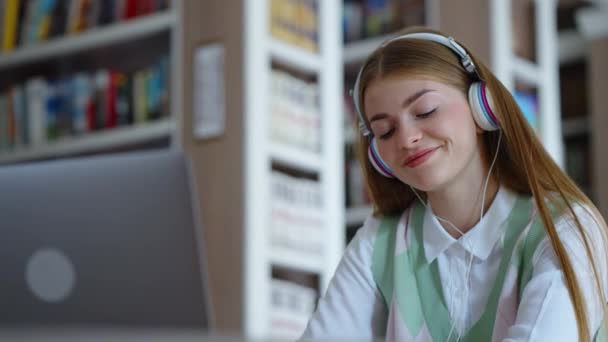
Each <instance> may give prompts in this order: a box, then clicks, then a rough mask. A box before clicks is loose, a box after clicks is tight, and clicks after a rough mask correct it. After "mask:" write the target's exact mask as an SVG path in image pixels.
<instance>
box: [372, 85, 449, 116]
mask: <svg viewBox="0 0 608 342" xmlns="http://www.w3.org/2000/svg"><path fill="white" fill-rule="evenodd" d="M424 89H428V90H432V91H434V92H435V93H436V92H439V93H441V94H442V95H448V94H449V93H450V92H451V90H450V87H449V86H448V85H446V84H444V83H441V82H439V81H436V80H432V79H429V78H421V77H390V78H377V79H375V80H373V81H371V82H370V83H369V85H368V86H367V87H366V89H365V93H364V94H363V107H364V108H365V112H366V113H368V110H369V109H370V107H378V106H391V105H398V106H401V105H402V103H403V101H404V100H405V99H407V98H408V97H409V96H411V95H413V94H416V93H418V92H420V91H421V90H424Z"/></svg>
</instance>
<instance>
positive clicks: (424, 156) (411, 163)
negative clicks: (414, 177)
mask: <svg viewBox="0 0 608 342" xmlns="http://www.w3.org/2000/svg"><path fill="white" fill-rule="evenodd" d="M437 149H439V147H435V148H432V149H429V150H426V151H424V152H422V153H420V154H419V155H417V156H415V157H414V158H411V159H408V160H406V161H405V163H404V165H405V166H406V167H410V168H415V167H417V166H419V165H422V164H423V163H424V162H426V161H427V160H428V159H429V158H430V157H431V156H432V155H433V154H434V153H435V152H436V151H437Z"/></svg>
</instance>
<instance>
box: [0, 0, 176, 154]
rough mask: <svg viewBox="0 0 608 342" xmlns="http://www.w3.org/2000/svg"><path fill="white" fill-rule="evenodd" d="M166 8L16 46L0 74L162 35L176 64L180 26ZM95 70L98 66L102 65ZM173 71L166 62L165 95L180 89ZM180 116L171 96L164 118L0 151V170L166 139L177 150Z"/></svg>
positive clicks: (0, 57) (2, 58) (2, 57)
mask: <svg viewBox="0 0 608 342" xmlns="http://www.w3.org/2000/svg"><path fill="white" fill-rule="evenodd" d="M172 3H173V6H172V7H171V8H170V9H167V10H165V11H162V12H159V13H154V14H150V15H146V16H141V17H137V18H134V19H131V20H126V21H121V22H117V23H113V24H109V25H105V26H100V27H96V28H93V29H90V30H87V31H85V32H82V33H80V34H74V35H66V36H63V37H58V38H53V39H51V40H48V41H45V42H42V43H38V44H33V45H26V46H22V47H18V48H17V49H15V50H14V51H12V52H9V53H3V54H0V71H2V70H8V69H14V68H28V67H29V66H30V65H32V64H35V63H39V62H43V61H48V60H54V59H57V60H58V59H60V58H62V57H67V56H77V55H80V54H86V53H88V52H89V51H92V50H97V49H99V48H111V47H113V46H116V45H118V44H123V43H128V42H135V41H137V40H140V39H145V38H147V37H151V36H154V35H156V34H158V33H162V32H169V33H170V37H171V38H170V42H168V44H169V54H170V61H176V60H178V58H179V56H180V54H181V52H180V51H179V48H180V45H179V44H180V43H179V39H176V35H177V34H178V32H177V30H178V29H179V25H180V24H179V20H177V19H176V18H177V13H178V9H179V6H180V1H179V0H178V1H173V2H172ZM100 67H103V64H102V63H101V64H100ZM179 70H180V69H179V66H178V65H176V63H171V67H170V70H169V74H170V83H169V86H170V87H171V88H173V89H172V90H171V93H174V94H179V91H178V89H177V88H176V87H178V86H179V84H180V82H179V77H178V76H177V75H178V72H179ZM41 76H44V75H41ZM180 112H181V102H180V100H179V97H178V96H174V98H172V99H171V115H170V116H169V117H167V118H162V119H159V120H156V121H150V122H145V123H141V124H133V125H131V126H120V127H116V128H114V129H107V130H100V131H96V132H92V133H88V134H85V135H82V136H73V137H64V138H60V139H58V140H54V141H48V142H45V143H44V144H40V145H32V146H23V147H16V148H15V149H14V150H10V151H1V152H0V165H6V164H13V163H20V162H25V161H32V160H42V159H53V158H59V157H69V156H71V155H81V154H86V153H93V152H103V151H106V150H110V149H113V148H117V147H128V146H134V145H141V144H145V143H148V142H153V141H158V140H161V139H168V140H169V144H170V145H171V146H173V147H176V146H180V145H181V143H180V141H179V137H180V134H181V133H180V132H179V129H178V128H179V125H178V122H179V120H181V115H180Z"/></svg>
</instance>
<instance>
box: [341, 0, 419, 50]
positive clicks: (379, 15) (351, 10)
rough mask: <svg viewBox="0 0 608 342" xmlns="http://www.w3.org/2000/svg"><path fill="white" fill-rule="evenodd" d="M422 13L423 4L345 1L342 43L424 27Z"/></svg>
mask: <svg viewBox="0 0 608 342" xmlns="http://www.w3.org/2000/svg"><path fill="white" fill-rule="evenodd" d="M425 13H426V11H425V1H424V0H345V1H344V12H343V18H342V24H343V32H344V42H351V41H355V40H359V39H364V38H368V37H374V36H378V35H381V34H385V33H389V32H394V31H397V30H399V29H401V28H402V27H406V26H412V25H424V23H425Z"/></svg>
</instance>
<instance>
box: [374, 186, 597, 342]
mask: <svg viewBox="0 0 608 342" xmlns="http://www.w3.org/2000/svg"><path fill="white" fill-rule="evenodd" d="M411 210H413V212H412V213H411V215H410V217H411V222H408V223H406V224H405V225H402V226H401V227H399V226H398V222H399V217H385V218H384V219H382V221H381V223H380V227H379V229H378V233H377V234H378V235H377V238H376V242H375V244H374V250H373V255H372V258H373V259H372V272H373V275H374V280H375V282H376V285H377V286H378V288H379V289H380V292H381V294H382V296H383V298H384V302H385V304H386V306H387V309H388V323H387V329H386V338H387V340H393V341H395V340H403V339H405V340H406V341H435V342H444V341H448V336H449V335H450V329H451V327H452V324H451V319H450V315H449V312H448V309H447V306H446V304H445V300H444V297H443V291H442V287H441V281H440V278H439V270H438V266H437V260H435V261H433V262H432V263H430V264H429V263H427V261H426V257H425V254H424V250H423V248H424V246H423V243H422V241H423V238H422V234H423V229H422V226H423V218H424V207H423V206H422V205H420V204H419V203H416V204H415V205H414V206H413V208H412V209H411ZM532 212H533V203H532V200H531V198H530V197H519V198H518V199H517V201H516V203H515V206H514V208H513V209H512V210H511V213H510V214H509V217H508V218H507V220H506V223H505V224H506V226H505V229H506V230H505V236H504V238H503V240H502V243H503V253H502V255H503V256H502V260H501V262H500V266H499V270H498V273H497V276H496V280H495V283H494V284H493V285H492V284H489V286H492V289H491V291H490V294H489V297H488V301H487V304H486V308H485V312H483V314H482V315H481V318H480V319H479V320H478V321H477V322H476V323H475V324H473V326H472V327H471V328H470V329H469V330H468V331H467V332H466V333H465V334H464V335H463V336H461V338H460V341H463V342H464V341H471V342H477V341H502V339H503V338H504V337H505V336H506V335H507V330H508V329H509V327H510V326H511V325H512V324H513V323H514V322H515V315H516V313H517V307H518V305H519V298H521V294H522V291H523V289H524V288H525V287H526V284H527V283H528V281H530V278H531V277H532V271H533V270H532V255H533V254H534V251H535V250H536V247H537V246H538V244H539V243H540V241H541V240H542V239H543V238H544V237H545V231H544V228H543V224H542V220H541V219H540V217H537V219H536V220H535V221H534V222H533V223H532V224H530V220H531V217H532ZM554 212H555V211H554ZM397 237H398V238H397ZM601 330H602V331H603V333H601V334H600V333H599V332H598V334H597V335H596V338H595V339H594V340H595V341H606V339H605V338H604V336H606V335H605V332H604V330H605V329H604V328H602V329H601ZM600 337H601V338H600ZM456 339H457V334H456V332H454V333H452V336H451V340H452V341H456Z"/></svg>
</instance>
